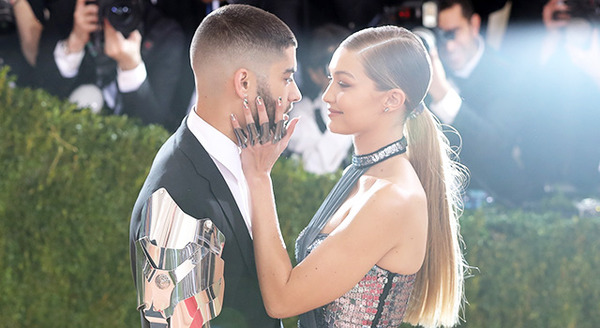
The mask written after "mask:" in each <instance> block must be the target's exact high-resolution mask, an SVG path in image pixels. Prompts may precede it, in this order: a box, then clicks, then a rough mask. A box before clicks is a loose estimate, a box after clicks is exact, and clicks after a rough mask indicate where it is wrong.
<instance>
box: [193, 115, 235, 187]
mask: <svg viewBox="0 0 600 328" xmlns="http://www.w3.org/2000/svg"><path fill="white" fill-rule="evenodd" d="M187 125H188V128H189V129H190V131H191V132H192V134H193V135H194V136H195V137H196V139H198V141H199V142H200V144H202V146H203V147H204V149H205V150H206V152H208V154H209V155H210V156H211V157H212V158H213V160H215V161H218V162H219V163H221V164H222V165H223V166H224V167H226V168H227V169H228V170H229V171H230V172H231V173H232V174H233V175H234V176H235V177H236V178H237V179H238V181H241V179H240V178H243V171H242V161H241V159H240V149H239V148H238V146H237V145H236V144H235V143H234V142H233V141H231V139H229V138H228V137H227V136H226V135H225V134H223V133H222V132H221V131H219V130H217V129H215V128H214V127H213V126H212V125H210V124H208V123H207V122H206V121H205V120H203V119H202V118H201V117H200V116H198V114H197V113H196V110H195V108H192V110H191V111H190V114H189V115H188V119H187Z"/></svg>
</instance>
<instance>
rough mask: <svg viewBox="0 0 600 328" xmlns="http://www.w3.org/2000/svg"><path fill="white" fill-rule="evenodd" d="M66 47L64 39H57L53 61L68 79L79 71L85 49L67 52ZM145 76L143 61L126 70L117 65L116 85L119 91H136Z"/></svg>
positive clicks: (146, 74)
mask: <svg viewBox="0 0 600 328" xmlns="http://www.w3.org/2000/svg"><path fill="white" fill-rule="evenodd" d="M66 49H67V42H66V40H62V41H58V42H57V43H56V47H55V48H54V61H55V62H56V66H57V67H58V71H59V72H60V75H62V77H64V78H68V79H70V78H74V77H75V76H77V74H78V73H79V66H81V62H82V61H83V57H84V56H85V50H81V51H79V52H76V53H67V50H66ZM147 76H148V73H147V71H146V65H145V64H144V62H143V61H142V62H141V63H140V64H139V65H137V66H136V67H135V68H133V69H130V70H126V71H124V70H122V69H120V68H118V67H117V85H118V88H119V91H121V92H123V93H127V92H133V91H137V89H139V88H140V86H141V85H142V83H144V81H145V80H146V77H147ZM113 97H114V96H113Z"/></svg>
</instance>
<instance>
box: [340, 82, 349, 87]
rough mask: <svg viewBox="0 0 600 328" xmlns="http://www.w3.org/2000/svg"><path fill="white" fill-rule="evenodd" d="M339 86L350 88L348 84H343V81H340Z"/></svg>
mask: <svg viewBox="0 0 600 328" xmlns="http://www.w3.org/2000/svg"><path fill="white" fill-rule="evenodd" d="M338 85H339V86H340V87H342V88H347V87H349V86H350V85H349V84H346V83H344V82H342V81H338Z"/></svg>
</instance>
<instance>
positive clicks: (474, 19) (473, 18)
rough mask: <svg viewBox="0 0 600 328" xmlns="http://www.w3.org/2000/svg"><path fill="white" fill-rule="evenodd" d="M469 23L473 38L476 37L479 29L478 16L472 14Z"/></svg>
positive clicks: (479, 19) (479, 20)
mask: <svg viewBox="0 0 600 328" xmlns="http://www.w3.org/2000/svg"><path fill="white" fill-rule="evenodd" d="M469 23H470V24H471V28H472V31H473V36H477V35H478V34H479V30H480V29H481V16H479V14H473V16H471V20H470V21H469Z"/></svg>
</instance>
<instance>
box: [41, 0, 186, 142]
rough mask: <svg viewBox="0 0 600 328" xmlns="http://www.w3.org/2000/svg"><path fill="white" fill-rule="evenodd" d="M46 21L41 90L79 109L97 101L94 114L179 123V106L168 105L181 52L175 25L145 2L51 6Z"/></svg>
mask: <svg viewBox="0 0 600 328" xmlns="http://www.w3.org/2000/svg"><path fill="white" fill-rule="evenodd" d="M108 9H111V11H110V12H109V11H108ZM50 22H51V23H52V24H51V26H50V27H51V30H50V31H49V32H48V33H45V34H44V40H43V42H44V44H45V49H44V51H45V52H43V53H42V52H41V53H40V55H41V56H39V60H40V62H39V64H40V66H41V67H40V69H43V72H40V76H39V77H40V85H41V86H42V87H44V88H46V89H47V90H49V91H50V92H52V93H54V94H56V95H58V96H61V97H69V96H70V99H71V100H73V101H75V102H79V103H80V104H81V103H83V104H86V103H88V104H89V102H90V101H92V100H93V99H94V98H97V99H96V100H94V101H93V102H94V104H92V105H93V106H92V107H94V106H97V107H96V109H97V110H99V108H98V107H104V109H105V110H106V111H108V112H109V113H111V114H127V115H129V116H133V117H137V118H139V119H141V120H142V122H144V123H147V124H149V123H157V124H161V125H163V126H164V127H166V128H167V129H171V130H172V129H174V128H175V127H176V126H178V125H179V123H180V121H181V119H182V118H183V117H184V115H185V108H177V107H172V102H173V99H174V94H175V90H176V87H177V81H178V80H179V77H180V76H181V72H182V70H183V69H184V63H185V61H184V59H185V57H186V55H185V53H186V46H185V40H184V35H183V32H182V30H181V27H180V25H179V24H178V23H177V22H175V21H174V20H171V19H169V18H166V17H165V16H164V15H162V13H161V12H160V11H158V10H157V9H156V8H155V7H154V6H153V5H152V4H151V3H150V2H149V0H133V1H130V2H128V3H126V4H123V3H112V2H110V1H106V0H100V1H88V0H55V1H53V4H52V7H51V10H50ZM115 24H116V25H115ZM113 25H115V26H113ZM40 51H42V50H40ZM185 69H189V66H188V67H185ZM84 88H85V89H84ZM98 98H99V99H98ZM98 103H99V104H100V106H98ZM102 104H103V105H104V106H102Z"/></svg>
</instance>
